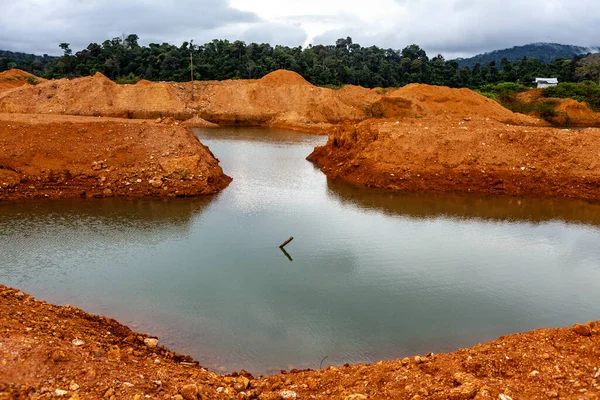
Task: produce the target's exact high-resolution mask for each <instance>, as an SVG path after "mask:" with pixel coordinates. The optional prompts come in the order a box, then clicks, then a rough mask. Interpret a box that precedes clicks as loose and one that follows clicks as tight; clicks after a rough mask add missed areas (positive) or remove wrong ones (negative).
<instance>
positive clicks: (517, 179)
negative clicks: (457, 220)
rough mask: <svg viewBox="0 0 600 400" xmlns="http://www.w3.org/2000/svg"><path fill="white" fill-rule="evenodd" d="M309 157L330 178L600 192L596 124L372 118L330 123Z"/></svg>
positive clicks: (389, 184)
mask: <svg viewBox="0 0 600 400" xmlns="http://www.w3.org/2000/svg"><path fill="white" fill-rule="evenodd" d="M308 159H309V160H311V161H314V162H316V163H317V165H319V166H320V167H321V169H322V170H323V172H324V173H325V174H327V175H328V176H329V177H332V178H341V179H343V180H346V181H349V182H352V183H357V184H361V185H365V186H370V187H378V188H386V189H389V190H408V191H416V190H435V191H455V192H480V193H491V194H506V195H527V196H564V197H576V198H583V199H593V200H597V199H600V129H592V128H590V129H585V130H560V129H555V128H541V127H519V126H511V125H507V124H500V123H498V122H496V121H494V120H491V119H481V118H470V117H469V118H463V119H456V118H450V117H449V118H422V119H405V120H401V121H394V120H387V121H383V120H370V121H365V122H363V123H361V124H358V125H356V126H354V125H347V126H344V127H340V128H337V129H335V130H334V131H333V132H332V133H331V134H330V136H329V140H328V142H327V144H326V145H325V146H322V147H319V148H317V149H315V151H314V152H313V153H312V154H311V155H310V156H309V157H308Z"/></svg>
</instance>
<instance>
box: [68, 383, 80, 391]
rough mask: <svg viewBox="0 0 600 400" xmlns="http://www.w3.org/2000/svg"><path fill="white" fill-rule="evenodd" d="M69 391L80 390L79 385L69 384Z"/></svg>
mask: <svg viewBox="0 0 600 400" xmlns="http://www.w3.org/2000/svg"><path fill="white" fill-rule="evenodd" d="M69 390H70V391H72V392H74V391H76V390H79V385H78V384H77V383H75V381H71V383H70V384H69Z"/></svg>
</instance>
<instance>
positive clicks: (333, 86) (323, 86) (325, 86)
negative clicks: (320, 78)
mask: <svg viewBox="0 0 600 400" xmlns="http://www.w3.org/2000/svg"><path fill="white" fill-rule="evenodd" d="M344 86H346V85H344V84H342V85H332V84H327V85H319V87H322V88H325V89H331V90H340V89H341V88H343V87H344Z"/></svg>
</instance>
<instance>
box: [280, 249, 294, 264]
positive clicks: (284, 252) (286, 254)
mask: <svg viewBox="0 0 600 400" xmlns="http://www.w3.org/2000/svg"><path fill="white" fill-rule="evenodd" d="M279 250H281V251H283V254H285V256H286V257H287V258H288V260H290V261H291V262H294V260H293V259H292V256H290V255H289V254H288V252H287V251H285V249H284V248H283V247H280V248H279Z"/></svg>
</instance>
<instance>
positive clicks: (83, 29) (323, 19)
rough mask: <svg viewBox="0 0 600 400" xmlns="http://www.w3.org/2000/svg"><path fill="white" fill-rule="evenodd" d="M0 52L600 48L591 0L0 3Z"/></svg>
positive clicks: (466, 52)
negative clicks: (235, 46) (122, 43)
mask: <svg viewBox="0 0 600 400" xmlns="http://www.w3.org/2000/svg"><path fill="white" fill-rule="evenodd" d="M0 1H1V2H2V3H5V4H2V5H1V7H0V9H1V12H0V49H2V50H12V51H21V52H26V53H35V54H44V53H46V54H50V55H60V54H62V51H61V50H60V49H59V47H58V45H59V44H60V43H62V42H68V43H70V44H71V49H73V51H74V52H76V51H78V50H81V49H83V48H85V47H87V45H88V44H89V43H92V42H96V43H102V42H103V41H104V40H106V39H112V38H113V37H117V36H122V35H123V34H125V35H127V34H131V33H135V34H137V35H138V36H139V37H140V44H148V43H152V42H154V43H163V42H168V43H171V44H175V45H180V44H181V43H182V42H184V41H189V40H190V39H193V40H194V43H196V44H203V43H206V42H208V41H211V40H212V39H228V40H232V41H233V40H243V41H245V42H247V43H250V42H257V43H270V44H272V45H276V44H280V45H286V46H299V45H301V46H307V45H309V44H334V43H335V41H336V39H338V38H342V37H343V38H346V37H348V36H350V37H351V38H352V40H353V42H354V43H359V44H360V45H362V46H371V45H376V46H379V47H384V48H392V49H402V48H404V47H406V46H407V45H410V44H413V43H414V44H418V45H419V46H421V47H422V48H423V49H425V50H426V51H427V54H428V55H429V56H430V57H433V56H435V55H437V54H442V55H444V57H446V58H447V59H450V58H455V57H469V56H472V55H475V54H479V53H483V52H486V51H491V50H496V49H503V48H507V47H512V46H516V45H523V44H527V43H534V42H556V43H563V44H576V45H580V46H598V45H600V35H599V33H600V6H598V3H597V1H598V0H543V1H542V0H368V1H364V0H361V1H359V0H171V1H168V0H167V1H165V0H160V1H159V0H18V1H12V0H0Z"/></svg>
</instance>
